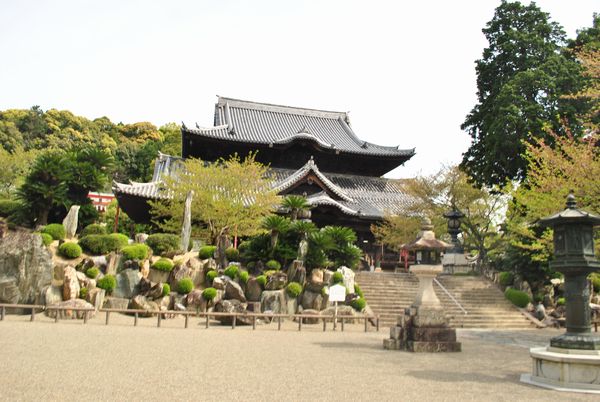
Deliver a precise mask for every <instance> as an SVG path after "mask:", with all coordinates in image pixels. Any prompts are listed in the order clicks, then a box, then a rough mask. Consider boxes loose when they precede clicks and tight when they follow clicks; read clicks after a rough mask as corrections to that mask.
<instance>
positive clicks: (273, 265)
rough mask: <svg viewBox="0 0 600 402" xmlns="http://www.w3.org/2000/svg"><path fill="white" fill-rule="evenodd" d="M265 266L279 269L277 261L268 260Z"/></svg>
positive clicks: (275, 269) (274, 269) (279, 265)
mask: <svg viewBox="0 0 600 402" xmlns="http://www.w3.org/2000/svg"><path fill="white" fill-rule="evenodd" d="M265 267H267V268H268V269H270V270H273V271H279V270H280V269H281V264H280V263H279V261H276V260H269V261H267V263H266V264H265Z"/></svg>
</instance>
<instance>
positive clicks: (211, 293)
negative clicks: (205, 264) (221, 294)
mask: <svg viewBox="0 0 600 402" xmlns="http://www.w3.org/2000/svg"><path fill="white" fill-rule="evenodd" d="M215 297H217V289H215V288H206V289H204V290H203V291H202V298H203V299H204V300H207V301H211V300H213V299H214V298H215Z"/></svg>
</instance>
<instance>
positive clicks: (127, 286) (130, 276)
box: [112, 269, 142, 299]
mask: <svg viewBox="0 0 600 402" xmlns="http://www.w3.org/2000/svg"><path fill="white" fill-rule="evenodd" d="M116 279H117V287H116V288H115V290H113V293H112V294H113V296H114V297H122V298H125V299H130V298H131V297H133V296H134V295H135V294H137V286H138V284H139V283H140V280H141V279H142V274H141V273H140V272H139V271H135V270H133V269H126V270H124V271H121V272H120V273H119V274H118V275H117V276H116Z"/></svg>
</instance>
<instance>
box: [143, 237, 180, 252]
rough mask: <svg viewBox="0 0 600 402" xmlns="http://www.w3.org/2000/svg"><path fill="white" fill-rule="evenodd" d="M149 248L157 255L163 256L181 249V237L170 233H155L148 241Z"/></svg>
mask: <svg viewBox="0 0 600 402" xmlns="http://www.w3.org/2000/svg"><path fill="white" fill-rule="evenodd" d="M146 244H147V245H148V247H150V248H151V249H152V251H154V254H156V255H163V254H164V253H169V252H172V251H176V250H178V249H179V236H177V235H174V234H169V233H155V234H151V235H150V236H148V239H146Z"/></svg>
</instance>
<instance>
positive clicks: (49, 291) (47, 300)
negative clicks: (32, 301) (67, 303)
mask: <svg viewBox="0 0 600 402" xmlns="http://www.w3.org/2000/svg"><path fill="white" fill-rule="evenodd" d="M62 301H63V298H62V287H60V286H52V285H50V286H47V287H46V288H44V290H42V294H41V298H40V303H41V304H44V305H46V306H48V305H52V304H58V303H60V302H62Z"/></svg>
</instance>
